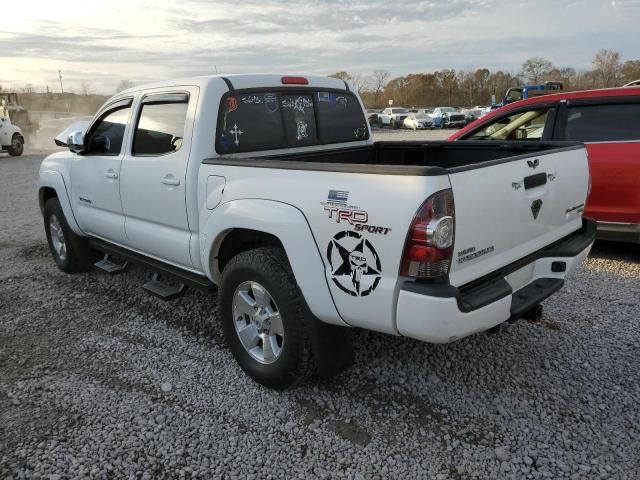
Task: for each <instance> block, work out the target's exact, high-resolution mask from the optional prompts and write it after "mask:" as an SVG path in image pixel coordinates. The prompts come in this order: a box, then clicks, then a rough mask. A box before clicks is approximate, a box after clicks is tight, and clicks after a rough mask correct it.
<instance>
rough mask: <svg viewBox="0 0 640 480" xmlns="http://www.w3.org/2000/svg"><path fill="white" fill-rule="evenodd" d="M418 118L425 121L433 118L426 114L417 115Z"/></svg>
mask: <svg viewBox="0 0 640 480" xmlns="http://www.w3.org/2000/svg"><path fill="white" fill-rule="evenodd" d="M416 118H420V119H425V118H431V117H429V116H428V115H427V114H426V113H416Z"/></svg>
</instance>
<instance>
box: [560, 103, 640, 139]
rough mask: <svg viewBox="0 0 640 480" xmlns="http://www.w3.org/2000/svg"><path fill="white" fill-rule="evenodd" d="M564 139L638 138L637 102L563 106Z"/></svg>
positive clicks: (638, 110)
mask: <svg viewBox="0 0 640 480" xmlns="http://www.w3.org/2000/svg"><path fill="white" fill-rule="evenodd" d="M565 140H571V141H579V142H616V141H617V142H620V141H625V140H640V103H622V104H611V105H584V106H575V107H569V108H568V109H567V126H566V129H565Z"/></svg>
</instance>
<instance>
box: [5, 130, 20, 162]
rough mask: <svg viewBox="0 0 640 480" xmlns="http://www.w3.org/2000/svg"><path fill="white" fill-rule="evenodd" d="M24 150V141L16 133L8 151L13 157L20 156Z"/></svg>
mask: <svg viewBox="0 0 640 480" xmlns="http://www.w3.org/2000/svg"><path fill="white" fill-rule="evenodd" d="M22 152H24V141H23V140H22V137H21V136H20V135H14V136H13V138H12V139H11V146H10V147H9V148H8V149H7V153H8V154H9V155H11V156H12V157H19V156H20V155H22Z"/></svg>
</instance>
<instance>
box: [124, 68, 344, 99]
mask: <svg viewBox="0 0 640 480" xmlns="http://www.w3.org/2000/svg"><path fill="white" fill-rule="evenodd" d="M286 76H300V77H304V78H306V79H307V80H308V81H309V84H308V85H304V86H306V87H316V88H335V89H341V90H346V89H347V84H346V83H345V82H344V81H343V80H339V79H337V78H332V77H323V76H320V75H289V74H287V75H283V74H274V73H246V74H231V75H205V76H201V77H188V78H176V79H170V80H163V81H158V82H152V83H145V84H141V85H136V86H134V87H132V88H129V89H127V90H124V91H122V92H119V93H118V95H122V94H127V93H134V92H138V91H140V90H147V89H151V88H162V87H173V86H180V85H195V86H199V87H206V86H207V85H210V84H211V83H214V82H216V83H217V82H219V80H223V81H224V79H227V80H228V81H229V82H230V83H231V85H233V88H234V89H243V88H256V87H294V88H295V87H300V85H295V84H294V85H284V84H283V83H282V77H286Z"/></svg>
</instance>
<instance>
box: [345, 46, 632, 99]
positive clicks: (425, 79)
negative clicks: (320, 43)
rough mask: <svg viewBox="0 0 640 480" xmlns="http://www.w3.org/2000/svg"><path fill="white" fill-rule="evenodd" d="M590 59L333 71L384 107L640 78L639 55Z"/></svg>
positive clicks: (606, 54) (620, 82)
mask: <svg viewBox="0 0 640 480" xmlns="http://www.w3.org/2000/svg"><path fill="white" fill-rule="evenodd" d="M591 63H592V69H591V70H583V71H578V70H576V69H574V68H572V67H559V66H556V65H554V64H553V63H552V62H551V61H549V60H547V59H545V58H542V57H531V58H529V59H527V60H526V61H525V62H523V63H522V66H521V70H520V72H518V73H512V72H503V71H496V72H492V71H490V70H489V69H488V68H478V69H476V70H459V71H455V70H452V69H444V70H440V71H436V72H429V73H412V74H409V75H406V76H404V77H398V78H391V75H390V73H389V72H387V71H386V70H375V71H374V72H373V74H372V75H370V76H363V75H360V74H351V73H348V72H344V71H343V72H337V73H335V74H334V75H332V76H333V77H336V78H340V79H343V80H349V81H351V83H352V84H353V85H354V86H355V87H356V88H357V89H358V91H359V93H360V95H361V96H362V99H363V102H364V103H365V105H366V106H367V107H369V108H373V107H378V108H382V107H386V106H388V105H389V100H393V104H394V105H396V106H406V107H412V106H444V105H450V106H458V107H461V106H473V105H489V104H490V103H491V99H492V95H495V99H496V101H497V102H500V100H501V98H502V95H503V93H504V91H505V90H506V89H507V88H509V87H517V86H519V85H529V84H539V83H544V82H547V81H561V82H563V84H564V89H565V90H586V89H591V88H605V87H616V86H621V85H624V84H626V83H628V82H631V81H633V80H638V79H640V60H627V61H625V62H622V61H621V59H620V54H619V53H618V52H615V51H611V50H600V51H599V52H598V53H597V54H596V55H595V56H594V58H593V60H592V62H591Z"/></svg>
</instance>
